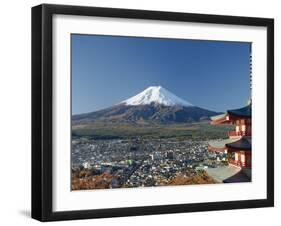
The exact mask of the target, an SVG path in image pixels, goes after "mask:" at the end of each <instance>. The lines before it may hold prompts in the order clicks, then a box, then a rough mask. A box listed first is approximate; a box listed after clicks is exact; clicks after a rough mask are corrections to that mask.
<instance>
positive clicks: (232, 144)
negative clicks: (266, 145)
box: [209, 136, 252, 151]
mask: <svg viewBox="0 0 281 226" xmlns="http://www.w3.org/2000/svg"><path fill="white" fill-rule="evenodd" d="M209 146H210V148H211V149H214V150H221V151H223V150H224V149H226V148H230V149H237V150H247V151H251V150H252V138H251V137H246V136H243V137H236V138H228V139H223V140H212V141H209Z"/></svg>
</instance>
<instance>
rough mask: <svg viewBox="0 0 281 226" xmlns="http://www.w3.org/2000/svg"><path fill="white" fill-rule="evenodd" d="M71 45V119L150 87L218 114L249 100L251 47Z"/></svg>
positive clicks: (147, 42)
mask: <svg viewBox="0 0 281 226" xmlns="http://www.w3.org/2000/svg"><path fill="white" fill-rule="evenodd" d="M71 40H72V41H71V45H72V47H71V50H72V59H71V60H72V64H71V65H72V114H78V113H85V112H91V111H96V110H99V109H103V108H106V107H109V106H112V105H114V104H116V103H119V102H120V101H122V100H124V99H127V98H129V97H131V96H133V95H136V94H137V93H139V92H141V91H143V90H144V89H146V88H147V87H149V86H154V85H161V86H162V87H164V88H166V89H168V90H169V91H171V92H172V93H174V94H176V95H177V96H179V97H181V98H183V99H185V100H186V101H188V102H190V103H192V104H193V105H196V106H199V107H203V108H206V109H210V110H215V111H220V112H221V111H225V110H227V109H232V108H238V107H242V106H244V105H245V104H246V102H247V100H248V99H249V96H250V85H249V48H250V43H242V42H222V41H202V40H186V39H159V38H137V37H118V36H101V35H78V34H72V36H71Z"/></svg>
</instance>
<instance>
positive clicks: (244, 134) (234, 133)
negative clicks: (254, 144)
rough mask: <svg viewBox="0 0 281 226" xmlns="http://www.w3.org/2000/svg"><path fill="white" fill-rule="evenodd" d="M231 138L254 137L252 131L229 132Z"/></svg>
mask: <svg viewBox="0 0 281 226" xmlns="http://www.w3.org/2000/svg"><path fill="white" fill-rule="evenodd" d="M228 136H229V137H237V136H252V132H251V131H229V132H228Z"/></svg>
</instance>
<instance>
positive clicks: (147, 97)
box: [121, 86, 193, 107]
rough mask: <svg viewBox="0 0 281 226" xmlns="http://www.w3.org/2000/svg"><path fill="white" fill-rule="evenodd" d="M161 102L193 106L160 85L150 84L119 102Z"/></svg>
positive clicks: (134, 103)
mask: <svg viewBox="0 0 281 226" xmlns="http://www.w3.org/2000/svg"><path fill="white" fill-rule="evenodd" d="M152 103H156V104H161V105H165V106H176V105H180V106H185V107H189V106H193V105H192V104H191V103H189V102H187V101H185V100H183V99H181V98H179V97H178V96H176V95H175V94H173V93H171V92H170V91H168V90H167V89H165V88H163V87H161V86H150V87H148V88H147V89H145V90H144V91H142V92H141V93H139V94H137V95H135V96H133V97H131V98H129V99H127V100H124V101H122V102H121V104H125V105H133V106H134V105H148V104H152Z"/></svg>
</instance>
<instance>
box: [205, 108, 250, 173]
mask: <svg viewBox="0 0 281 226" xmlns="http://www.w3.org/2000/svg"><path fill="white" fill-rule="evenodd" d="M251 116H252V105H251V103H250V104H249V105H247V106H246V107H243V108H239V109H234V110H228V111H227V112H226V113H224V114H221V115H218V116H214V117H212V118H211V120H212V121H211V124H212V125H218V124H232V125H235V130H234V131H229V132H228V137H229V138H228V139H224V140H215V141H210V142H209V151H214V152H223V153H225V154H226V155H227V161H228V163H229V164H232V165H234V166H237V167H240V168H241V169H242V171H243V172H244V173H246V174H247V175H248V176H249V177H250V175H251V163H252V118H251Z"/></svg>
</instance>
